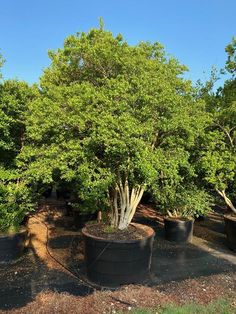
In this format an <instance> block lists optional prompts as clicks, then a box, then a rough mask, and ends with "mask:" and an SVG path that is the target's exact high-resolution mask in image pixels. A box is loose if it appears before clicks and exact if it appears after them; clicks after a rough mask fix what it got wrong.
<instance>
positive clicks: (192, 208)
mask: <svg viewBox="0 0 236 314" xmlns="http://www.w3.org/2000/svg"><path fill="white" fill-rule="evenodd" d="M159 193H160V194H161V197H159V200H160V201H159V203H158V207H159V208H160V209H161V210H162V212H163V213H165V214H168V215H169V216H172V217H182V218H194V217H198V216H200V215H202V216H204V215H206V214H207V213H208V212H209V211H210V210H211V208H210V205H211V204H212V198H211V197H210V195H209V194H208V193H207V192H205V191H204V190H203V189H200V188H198V187H196V186H194V185H191V184H190V185H188V186H184V185H179V186H178V187H176V188H174V189H173V190H172V189H171V187H170V186H167V187H163V189H161V190H160V191H159Z"/></svg>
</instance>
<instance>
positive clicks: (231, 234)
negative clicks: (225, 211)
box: [224, 215, 236, 252]
mask: <svg viewBox="0 0 236 314" xmlns="http://www.w3.org/2000/svg"><path fill="white" fill-rule="evenodd" d="M224 220H225V233H226V237H227V242H228V246H229V248H230V249H231V250H233V251H235V252H236V215H235V216H232V215H225V216H224Z"/></svg>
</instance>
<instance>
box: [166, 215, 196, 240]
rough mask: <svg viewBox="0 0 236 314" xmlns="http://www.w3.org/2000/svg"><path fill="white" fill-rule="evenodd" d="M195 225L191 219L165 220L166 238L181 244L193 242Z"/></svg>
mask: <svg viewBox="0 0 236 314" xmlns="http://www.w3.org/2000/svg"><path fill="white" fill-rule="evenodd" d="M193 223H194V220H193V219H192V220H190V219H177V218H176V219H175V218H170V217H165V218H164V227H165V238H166V240H168V241H174V242H179V243H184V242H191V241H192V237H193Z"/></svg>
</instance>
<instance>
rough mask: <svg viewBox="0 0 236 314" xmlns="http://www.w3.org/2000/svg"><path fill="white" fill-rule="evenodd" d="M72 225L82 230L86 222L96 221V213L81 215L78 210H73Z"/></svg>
mask: <svg viewBox="0 0 236 314" xmlns="http://www.w3.org/2000/svg"><path fill="white" fill-rule="evenodd" d="M73 217H74V225H75V227H76V228H77V229H82V228H83V227H84V226H85V225H86V223H87V222H89V221H91V220H96V219H97V213H83V212H81V211H79V210H73Z"/></svg>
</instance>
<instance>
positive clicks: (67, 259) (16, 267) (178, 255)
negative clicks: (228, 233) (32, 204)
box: [0, 208, 236, 309]
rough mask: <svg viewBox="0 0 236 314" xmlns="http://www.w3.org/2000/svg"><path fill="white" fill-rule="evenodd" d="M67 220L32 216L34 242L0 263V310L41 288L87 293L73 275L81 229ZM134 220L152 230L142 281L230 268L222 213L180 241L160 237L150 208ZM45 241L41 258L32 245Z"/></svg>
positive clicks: (80, 271)
mask: <svg viewBox="0 0 236 314" xmlns="http://www.w3.org/2000/svg"><path fill="white" fill-rule="evenodd" d="M145 210H148V208H146V209H145ZM70 219H71V218H68V217H67V218H66V217H64V218H63V217H59V220H58V221H59V223H58V221H57V223H54V220H55V217H54V218H53V215H51V214H50V217H49V218H47V219H46V218H45V219H44V221H43V222H40V221H38V222H37V221H36V220H35V221H34V224H35V225H33V229H32V230H34V235H32V239H31V241H32V242H33V241H34V237H37V234H38V235H40V237H39V239H38V243H37V245H36V246H34V245H30V247H29V248H28V250H27V252H26V253H25V254H24V256H22V258H21V259H20V260H18V261H17V262H15V263H14V264H11V265H0V282H1V283H2V284H1V286H0V309H12V308H19V307H22V306H24V305H26V304H27V303H28V302H30V301H32V300H33V299H34V298H35V297H36V295H37V294H38V293H40V292H41V291H44V290H51V291H58V292H67V293H69V294H72V295H75V296H84V295H87V294H90V293H92V292H93V290H94V289H93V288H92V287H91V286H89V285H87V284H86V283H85V282H83V281H82V280H80V279H77V278H76V276H78V277H79V278H83V276H84V261H83V244H82V237H81V233H80V232H79V231H78V230H75V229H74V228H73V225H72V224H71V221H70ZM136 222H141V223H145V224H147V225H150V226H152V227H153V228H154V229H155V231H156V237H155V241H154V249H153V256H152V267H151V273H150V278H149V280H148V281H147V282H145V283H144V284H147V285H150V286H158V285H160V286H161V285H163V284H165V283H169V282H173V281H182V280H185V279H191V278H199V277H201V276H206V277H208V276H211V275H214V274H231V273H235V272H236V255H235V253H233V252H232V251H230V250H229V249H228V248H227V246H226V239H225V235H224V233H223V230H224V225H223V221H222V217H219V216H217V217H208V218H207V219H206V220H205V221H203V222H195V227H194V238H193V242H192V243H191V244H186V245H181V244H175V243H172V242H169V241H166V240H165V239H164V230H163V223H162V217H160V216H156V215H155V211H153V210H151V211H150V215H147V213H145V215H144V214H142V213H141V214H140V213H138V215H137V216H136ZM47 226H48V235H49V238H48V241H46V240H47V239H46V240H45V239H43V238H42V236H41V234H42V232H44V233H45V234H47V233H46V231H45V229H46V228H47ZM46 243H47V247H48V250H49V253H50V254H51V255H52V256H53V259H52V257H50V254H48V253H47V254H46V255H44V256H43V257H41V255H40V254H38V248H40V247H42V248H44V250H45V246H46ZM45 252H46V250H45ZM50 259H51V260H53V263H54V265H57V266H55V267H52V266H51V267H48V265H47V263H46V262H45V261H46V260H50ZM55 260H57V261H59V263H61V264H62V265H64V266H65V267H66V268H67V269H69V270H70V271H71V273H69V272H68V271H66V269H63V267H61V266H60V265H59V264H58V263H57V262H56V261H55Z"/></svg>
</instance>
